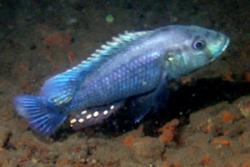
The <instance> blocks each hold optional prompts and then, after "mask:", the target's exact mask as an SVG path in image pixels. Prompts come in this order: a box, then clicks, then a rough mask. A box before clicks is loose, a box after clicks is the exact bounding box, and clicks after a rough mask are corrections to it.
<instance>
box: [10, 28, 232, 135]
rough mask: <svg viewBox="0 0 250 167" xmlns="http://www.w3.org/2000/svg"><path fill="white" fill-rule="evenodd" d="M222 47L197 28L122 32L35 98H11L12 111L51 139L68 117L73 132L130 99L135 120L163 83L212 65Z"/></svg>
mask: <svg viewBox="0 0 250 167" xmlns="http://www.w3.org/2000/svg"><path fill="white" fill-rule="evenodd" d="M228 44H229V38H228V37H227V36H226V35H224V34H222V33H219V32H216V31H213V30H209V29H206V28H202V27H198V26H184V25H172V26H166V27H162V28H158V29H156V30H151V31H141V32H133V33H127V32H126V33H125V34H122V35H119V36H118V37H114V38H113V40H112V41H111V42H107V43H106V44H105V45H102V46H101V49H100V50H96V52H94V53H93V54H92V55H91V56H90V57H89V58H88V59H87V60H85V61H83V62H81V63H80V64H79V65H77V66H75V67H73V68H71V69H69V70H67V71H65V72H63V73H61V74H58V75H55V76H53V77H51V78H50V79H48V80H47V81H46V82H45V83H44V85H43V87H42V89H41V92H40V94H39V96H31V95H22V96H17V97H16V98H15V100H14V102H15V106H16V110H17V112H18V114H19V115H21V116H22V117H24V118H25V119H27V120H28V122H29V124H30V126H31V127H32V128H33V129H34V130H35V131H37V132H39V133H41V134H42V135H51V134H53V133H54V132H55V131H56V130H57V129H58V128H59V127H60V125H61V124H62V123H63V122H64V121H65V120H66V119H67V118H69V117H70V124H71V126H72V127H73V128H74V129H81V128H83V127H86V126H90V125H93V124H97V123H101V122H102V121H103V120H105V119H107V118H108V117H109V116H110V115H111V114H112V113H115V112H118V111H119V109H120V108H121V107H123V106H124V103H125V102H126V100H127V99H129V98H132V100H134V102H135V103H134V104H135V108H137V109H138V110H135V111H134V113H135V116H136V118H135V121H136V122H139V121H140V120H141V119H142V118H143V116H144V115H146V114H147V113H148V112H149V111H150V109H151V108H152V107H155V106H156V107H157V100H158V99H159V96H160V95H161V94H162V92H164V90H166V89H167V85H168V83H169V80H172V79H178V78H179V77H180V76H182V75H185V74H189V73H190V72H192V71H194V70H196V69H199V68H201V67H203V66H205V65H207V64H209V63H210V62H212V61H214V60H215V59H217V58H218V57H219V56H220V55H221V53H222V52H223V51H224V50H225V49H226V47H227V46H228Z"/></svg>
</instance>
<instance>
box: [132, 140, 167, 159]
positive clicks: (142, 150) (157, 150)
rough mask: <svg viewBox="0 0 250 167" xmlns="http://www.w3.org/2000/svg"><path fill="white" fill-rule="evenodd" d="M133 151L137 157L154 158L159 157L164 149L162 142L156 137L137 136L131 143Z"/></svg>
mask: <svg viewBox="0 0 250 167" xmlns="http://www.w3.org/2000/svg"><path fill="white" fill-rule="evenodd" d="M132 149H133V151H134V153H135V155H136V157H138V158H143V159H153V160H156V159H158V158H160V157H161V154H162V153H163V151H164V144H163V143H161V142H160V141H159V140H158V139H157V138H152V137H142V138H137V139H136V141H135V142H134V143H133V148H132Z"/></svg>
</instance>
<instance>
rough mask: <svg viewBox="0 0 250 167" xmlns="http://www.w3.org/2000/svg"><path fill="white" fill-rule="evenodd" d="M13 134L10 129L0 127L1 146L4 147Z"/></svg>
mask: <svg viewBox="0 0 250 167" xmlns="http://www.w3.org/2000/svg"><path fill="white" fill-rule="evenodd" d="M10 135H11V132H10V130H8V129H6V128H3V127H0V147H4V145H5V144H6V142H7V141H8V139H9V137H10Z"/></svg>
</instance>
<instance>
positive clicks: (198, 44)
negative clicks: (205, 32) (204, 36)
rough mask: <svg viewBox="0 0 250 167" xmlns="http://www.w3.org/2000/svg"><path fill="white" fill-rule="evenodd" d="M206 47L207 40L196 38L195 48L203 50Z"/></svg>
mask: <svg viewBox="0 0 250 167" xmlns="http://www.w3.org/2000/svg"><path fill="white" fill-rule="evenodd" d="M205 47H206V42H205V41H204V40H196V41H194V43H193V48H194V49H195V50H202V49H204V48H205Z"/></svg>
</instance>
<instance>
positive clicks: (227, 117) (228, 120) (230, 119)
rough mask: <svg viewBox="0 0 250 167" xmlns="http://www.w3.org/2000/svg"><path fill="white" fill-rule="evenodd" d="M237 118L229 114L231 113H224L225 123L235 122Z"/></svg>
mask: <svg viewBox="0 0 250 167" xmlns="http://www.w3.org/2000/svg"><path fill="white" fill-rule="evenodd" d="M234 118H235V116H234V115H233V114H232V113H231V112H229V111H225V112H223V122H224V123H229V122H232V121H233V120H234Z"/></svg>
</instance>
